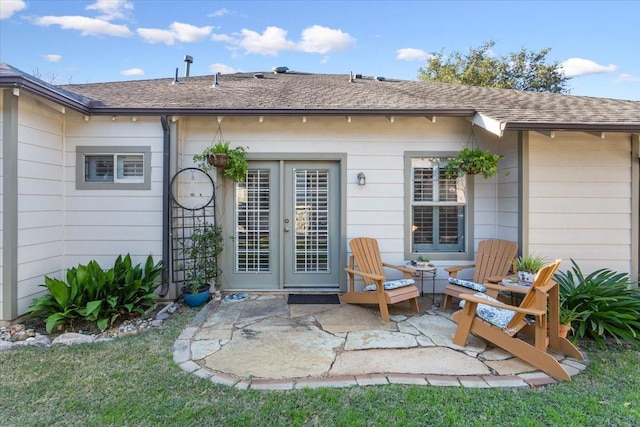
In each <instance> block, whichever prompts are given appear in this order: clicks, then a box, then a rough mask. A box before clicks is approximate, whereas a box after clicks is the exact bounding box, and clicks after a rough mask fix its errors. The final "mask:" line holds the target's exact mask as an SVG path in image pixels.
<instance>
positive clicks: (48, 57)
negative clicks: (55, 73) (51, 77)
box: [43, 53, 62, 62]
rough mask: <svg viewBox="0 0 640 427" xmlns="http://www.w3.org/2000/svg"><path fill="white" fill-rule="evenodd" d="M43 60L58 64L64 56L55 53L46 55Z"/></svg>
mask: <svg viewBox="0 0 640 427" xmlns="http://www.w3.org/2000/svg"><path fill="white" fill-rule="evenodd" d="M43 58H44V59H46V60H47V61H48V62H58V61H60V60H61V59H62V56H61V55H56V54H55V53H47V54H46V55H43Z"/></svg>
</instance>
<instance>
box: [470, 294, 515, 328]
mask: <svg viewBox="0 0 640 427" xmlns="http://www.w3.org/2000/svg"><path fill="white" fill-rule="evenodd" d="M474 295H475V296H477V297H480V298H484V299H486V300H489V301H494V302H499V301H498V300H497V299H495V298H491V297H490V296H489V295H487V294H483V293H482V292H478V293H475V294H474ZM465 302H466V301H465V300H462V301H460V308H462V307H464V303H465ZM515 314H516V312H515V311H513V310H508V309H506V308H498V307H491V306H490V305H486V304H478V308H477V310H476V315H477V316H478V317H479V318H481V319H482V320H486V321H487V322H489V323H491V324H492V325H494V326H497V327H498V328H500V329H504V328H506V327H507V325H508V324H509V322H510V321H511V319H512V318H513V316H514V315H515Z"/></svg>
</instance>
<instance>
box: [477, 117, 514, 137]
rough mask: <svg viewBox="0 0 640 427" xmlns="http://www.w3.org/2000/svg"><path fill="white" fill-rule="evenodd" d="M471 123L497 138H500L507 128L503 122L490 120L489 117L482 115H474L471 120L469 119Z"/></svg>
mask: <svg viewBox="0 0 640 427" xmlns="http://www.w3.org/2000/svg"><path fill="white" fill-rule="evenodd" d="M471 123H473V124H474V125H477V126H480V127H481V128H483V129H486V130H487V131H489V132H491V133H492V134H494V135H497V136H498V137H499V138H502V135H503V134H504V129H505V127H506V126H507V124H506V123H505V122H500V121H498V120H496V119H492V118H491V117H488V116H485V115H484V114H482V113H475V114H474V115H473V119H471Z"/></svg>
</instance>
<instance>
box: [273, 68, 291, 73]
mask: <svg viewBox="0 0 640 427" xmlns="http://www.w3.org/2000/svg"><path fill="white" fill-rule="evenodd" d="M272 70H273V74H285V73H286V72H287V71H289V67H273V68H272Z"/></svg>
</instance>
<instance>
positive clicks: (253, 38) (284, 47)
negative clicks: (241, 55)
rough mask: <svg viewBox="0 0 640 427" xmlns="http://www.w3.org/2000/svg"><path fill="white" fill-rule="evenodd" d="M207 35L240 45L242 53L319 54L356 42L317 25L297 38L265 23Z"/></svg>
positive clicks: (344, 35) (233, 44)
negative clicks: (260, 29) (263, 26)
mask: <svg viewBox="0 0 640 427" xmlns="http://www.w3.org/2000/svg"><path fill="white" fill-rule="evenodd" d="M211 39H212V40H213V41H219V42H223V43H227V44H228V45H230V46H229V47H230V48H231V49H233V48H241V49H244V52H245V53H256V54H260V55H272V56H275V55H277V54H278V53H280V52H281V51H298V52H307V53H321V54H326V53H329V52H343V51H346V50H349V49H351V48H352V47H353V46H354V45H355V42H356V39H355V38H353V37H352V36H351V35H350V34H349V33H345V32H343V31H342V30H337V29H333V28H327V27H321V26H319V25H313V26H311V27H308V28H305V29H304V30H303V31H302V33H301V36H300V41H297V42H296V41H293V40H289V39H287V31H286V30H284V29H282V28H279V27H267V28H266V29H265V30H264V31H263V32H262V34H261V33H258V32H257V31H253V30H248V29H246V28H244V29H242V30H241V31H240V33H239V34H233V35H228V34H213V35H212V36H211Z"/></svg>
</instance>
